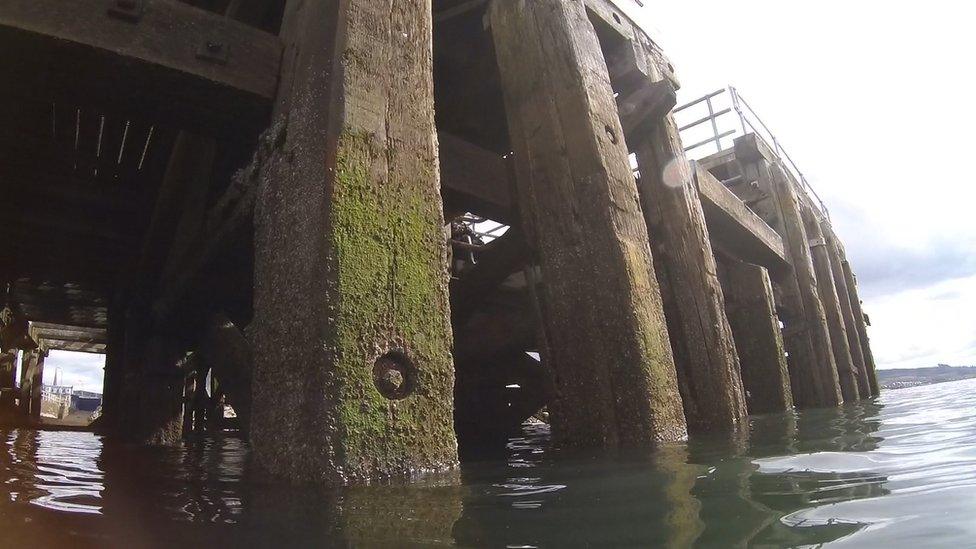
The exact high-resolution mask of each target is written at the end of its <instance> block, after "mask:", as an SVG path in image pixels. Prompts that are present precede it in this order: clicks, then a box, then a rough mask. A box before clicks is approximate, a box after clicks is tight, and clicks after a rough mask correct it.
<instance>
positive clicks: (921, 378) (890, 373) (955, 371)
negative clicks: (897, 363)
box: [878, 364, 976, 389]
mask: <svg viewBox="0 0 976 549" xmlns="http://www.w3.org/2000/svg"><path fill="white" fill-rule="evenodd" d="M970 378H976V366H949V365H948V364H939V365H938V366H936V367H934V368H906V369H902V370H878V383H879V384H880V385H881V388H882V389H904V388H905V387H915V386H918V385H929V384H932V383H945V382H947V381H959V380H962V379H970Z"/></svg>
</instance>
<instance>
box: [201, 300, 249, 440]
mask: <svg viewBox="0 0 976 549" xmlns="http://www.w3.org/2000/svg"><path fill="white" fill-rule="evenodd" d="M199 359H200V360H202V361H203V365H204V368H210V369H211V370H212V371H213V373H214V375H216V376H217V379H218V380H219V381H220V385H221V388H222V389H223V391H224V394H226V395H227V399H228V400H229V401H230V405H231V406H233V407H234V412H235V413H236V414H237V417H238V418H239V420H240V424H241V430H242V431H243V432H245V433H246V432H247V431H248V428H249V427H250V421H251V391H252V385H251V371H252V369H253V362H254V361H253V357H252V356H251V346H250V344H249V343H248V341H247V339H246V338H245V337H244V333H243V332H242V331H241V330H240V329H239V328H238V327H237V326H235V325H234V323H233V322H232V321H231V320H230V318H228V317H227V316H226V315H224V314H223V313H215V314H213V315H212V316H211V317H210V318H209V319H208V321H207V323H206V325H205V327H204V329H203V333H202V334H201V335H200V344H199Z"/></svg>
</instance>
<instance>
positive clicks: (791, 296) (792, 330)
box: [735, 135, 843, 408]
mask: <svg viewBox="0 0 976 549" xmlns="http://www.w3.org/2000/svg"><path fill="white" fill-rule="evenodd" d="M735 157H736V160H737V161H738V162H739V164H740V166H741V172H742V174H743V178H744V179H745V180H746V181H751V182H754V183H755V187H756V192H757V193H758V194H759V197H758V199H757V200H756V201H755V202H754V203H753V206H752V207H753V210H754V211H756V213H757V214H759V216H760V217H762V218H763V220H764V221H766V223H768V224H769V226H770V227H772V228H773V229H774V230H775V231H776V232H777V233H779V234H780V236H781V237H783V241H784V244H785V245H786V248H787V251H788V252H789V256H790V260H791V263H792V265H793V270H792V273H790V274H789V275H787V276H784V277H782V279H781V280H779V281H775V282H776V284H775V286H776V290H777V291H776V296H777V308H778V310H779V311H780V320H782V321H783V323H784V329H783V340H784V342H785V343H786V350H787V352H788V353H789V356H788V357H787V364H788V365H789V369H790V383H791V388H792V390H793V400H794V402H795V404H796V405H797V407H799V408H816V407H827V406H836V405H838V404H841V403H842V402H843V396H842V394H841V390H840V383H839V381H838V377H837V366H836V364H835V362H834V357H833V351H832V350H831V347H830V335H829V332H828V328H827V319H826V314H825V313H824V309H823V304H822V303H821V302H820V296H819V294H818V291H817V278H816V275H815V273H814V268H813V259H812V257H811V255H810V247H809V243H808V240H807V235H806V231H805V230H804V227H803V220H802V217H801V215H800V203H799V198H798V196H797V193H796V189H795V188H794V185H793V183H792V182H791V181H790V179H789V176H788V175H787V174H786V172H785V169H784V168H783V167H782V166H780V165H778V164H777V163H776V161H775V160H774V156H773V154H772V153H771V152H770V151H769V150H768V149H767V148H766V147H765V145H764V144H763V143H762V142H761V141H759V140H758V139H757V138H756V136H755V135H747V136H744V137H741V138H738V139H736V140H735Z"/></svg>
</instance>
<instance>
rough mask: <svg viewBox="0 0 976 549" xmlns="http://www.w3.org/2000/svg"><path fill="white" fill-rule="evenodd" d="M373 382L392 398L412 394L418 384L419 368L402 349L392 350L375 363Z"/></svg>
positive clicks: (402, 397) (399, 398)
mask: <svg viewBox="0 0 976 549" xmlns="http://www.w3.org/2000/svg"><path fill="white" fill-rule="evenodd" d="M373 384H374V385H376V390H377V391H379V392H380V394H381V395H383V396H384V397H386V398H388V399H390V400H401V399H404V398H407V397H408V396H410V395H411V394H412V393H413V391H414V389H415V388H416V386H417V368H416V367H414V365H413V362H412V361H411V360H410V358H409V357H408V356H407V355H406V353H404V352H402V351H390V352H388V353H386V354H384V355H382V356H380V357H379V358H377V359H376V361H375V362H374V363H373Z"/></svg>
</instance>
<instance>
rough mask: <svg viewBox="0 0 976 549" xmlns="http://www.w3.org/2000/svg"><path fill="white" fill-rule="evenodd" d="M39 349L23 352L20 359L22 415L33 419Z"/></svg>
mask: <svg viewBox="0 0 976 549" xmlns="http://www.w3.org/2000/svg"><path fill="white" fill-rule="evenodd" d="M39 354H40V350H39V349H34V350H31V351H23V354H22V355H21V357H20V413H21V415H23V416H24V417H27V418H29V417H31V399H32V397H33V394H34V390H33V386H34V369H35V368H36V367H37V357H38V356H39Z"/></svg>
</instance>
